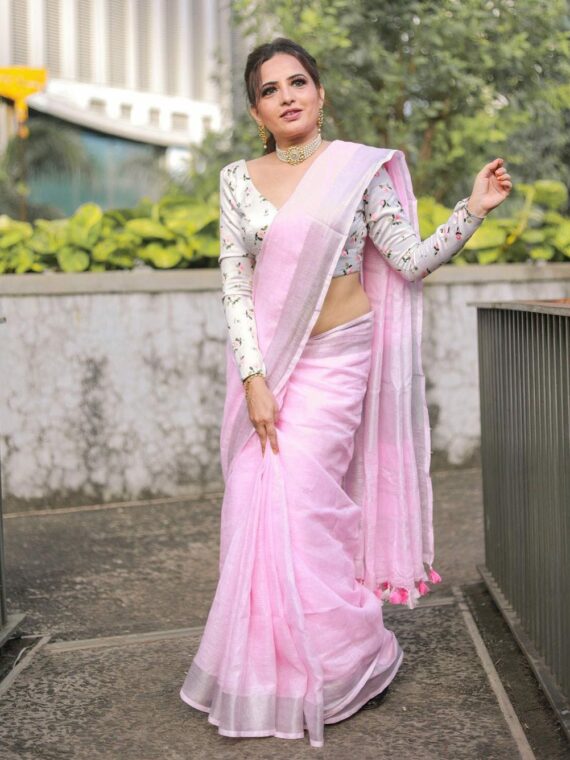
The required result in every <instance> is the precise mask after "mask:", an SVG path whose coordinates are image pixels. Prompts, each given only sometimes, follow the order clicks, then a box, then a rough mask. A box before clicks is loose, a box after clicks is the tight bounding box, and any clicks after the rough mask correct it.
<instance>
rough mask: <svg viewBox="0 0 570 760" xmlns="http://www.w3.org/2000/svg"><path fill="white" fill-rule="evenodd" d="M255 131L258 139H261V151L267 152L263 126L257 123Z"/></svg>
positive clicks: (265, 134)
mask: <svg viewBox="0 0 570 760" xmlns="http://www.w3.org/2000/svg"><path fill="white" fill-rule="evenodd" d="M257 131H258V133H259V137H260V138H261V142H262V143H263V150H267V132H266V131H265V124H259V123H258V125H257Z"/></svg>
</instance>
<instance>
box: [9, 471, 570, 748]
mask: <svg viewBox="0 0 570 760" xmlns="http://www.w3.org/2000/svg"><path fill="white" fill-rule="evenodd" d="M433 485H434V496H435V506H436V509H435V520H436V526H435V530H436V562H435V567H436V568H437V570H438V571H439V572H440V574H441V575H442V576H443V579H444V582H443V583H441V584H439V585H438V586H436V587H435V589H436V590H435V591H434V592H433V593H432V594H430V595H428V596H427V597H425V598H424V599H423V600H422V605H421V607H419V608H417V609H415V610H413V611H411V610H408V609H407V608H403V607H402V608H396V607H391V606H389V605H385V606H384V616H385V621H386V625H387V626H388V627H390V628H392V629H393V630H394V631H395V633H396V635H397V636H398V639H399V640H400V643H401V645H402V647H403V649H404V662H403V665H402V667H401V669H400V671H399V673H398V675H397V677H396V679H395V680H394V682H393V684H392V687H391V689H390V692H389V694H388V696H387V698H386V700H385V701H384V702H383V704H382V706H381V707H380V708H378V709H377V710H371V711H365V712H363V713H360V714H357V715H355V716H353V717H352V718H351V719H350V720H347V721H344V722H342V723H339V724H336V725H331V726H326V727H325V746H324V748H322V749H315V748H312V747H310V745H309V741H308V737H307V736H306V737H305V739H303V740H301V739H299V740H291V741H287V740H283V739H275V738H273V737H268V738H264V739H228V738H225V737H221V736H220V735H219V734H218V733H217V731H216V728H215V727H214V726H212V725H211V724H209V723H208V722H207V718H206V716H205V714H204V713H200V712H198V711H196V710H193V709H192V708H190V707H188V706H187V705H185V704H184V703H183V702H182V701H181V700H180V698H179V696H178V691H179V688H180V686H181V684H182V681H183V680H184V676H185V674H186V671H187V669H188V667H189V665H190V661H191V658H192V654H193V652H194V651H195V649H196V647H197V644H198V642H199V639H200V632H201V626H202V625H203V622H204V620H205V617H206V615H207V612H208V608H209V604H210V602H211V598H212V595H213V593H214V590H215V586H216V576H217V560H218V528H219V508H220V494H217V495H215V494H214V495H210V496H208V497H205V498H202V499H201V500H195V501H187V502H181V501H174V500H164V501H160V502H141V503H137V504H131V505H127V506H124V505H105V506H99V507H97V506H95V507H80V508H77V509H72V508H70V509H61V510H46V511H45V512H35V513H28V514H26V513H22V514H12V515H7V516H5V520H4V529H5V540H6V552H7V575H8V582H9V608H10V612H12V613H15V612H17V611H21V612H24V613H25V614H26V619H25V621H24V623H23V626H22V631H23V633H24V637H23V638H22V639H20V641H18V642H15V641H14V642H11V644H12V647H11V649H10V648H8V652H7V653H6V652H5V653H4V657H3V658H0V668H1V667H2V666H4V670H7V667H8V666H10V665H13V663H14V662H15V666H14V667H12V668H11V669H10V670H9V672H8V675H6V676H5V677H4V679H3V681H2V682H1V684H0V760H52V759H53V760H66V759H67V758H70V759H71V758H72V759H73V760H84V759H85V760H99V759H101V760H131V759H132V760H135V759H136V760H190V758H191V759H192V760H201V759H202V758H204V759H206V758H208V760H214V759H215V760H217V759H218V758H220V759H221V758H228V759H229V758H231V759H232V760H239V759H241V758H248V759H249V758H263V759H264V760H265V758H284V759H285V758H286V759H287V760H296V758H315V757H326V758H327V760H334V759H336V758H339V759H340V758H343V760H344V759H345V758H346V757H347V754H348V753H350V755H351V756H352V758H353V760H368V758H370V760H372V759H374V760H380V759H382V758H386V759H388V758H389V759H390V760H444V759H445V760H446V759H447V758H449V759H450V760H462V759H463V758H465V760H479V759H480V760H495V759H496V760H510V759H511V758H513V759H514V758H525V759H526V758H528V759H531V758H537V760H558V758H570V752H569V747H568V744H567V742H566V740H565V739H564V736H563V734H562V732H561V730H560V727H559V725H558V723H557V721H556V720H555V718H554V716H553V714H552V712H551V711H550V708H549V706H548V702H547V701H546V698H545V697H544V695H543V694H542V692H541V690H540V688H539V687H538V685H537V683H536V681H535V679H534V677H533V675H532V672H531V671H530V669H529V667H528V665H527V664H526V660H525V658H524V657H523V656H522V654H521V653H520V651H519V650H518V648H517V647H516V644H514V642H513V640H512V637H511V636H510V634H509V632H508V628H507V627H506V625H505V624H504V622H503V621H502V618H501V616H500V615H499V614H498V612H497V610H496V608H495V607H494V605H493V604H492V601H491V599H490V597H489V596H488V594H487V592H486V590H485V589H484V587H483V584H482V583H481V582H480V577H479V574H478V571H477V569H476V565H477V564H479V563H482V562H483V558H484V551H483V529H482V509H481V483H480V472H479V471H478V470H476V469H473V470H450V471H437V472H435V473H433ZM23 645H25V646H24V647H23V648H22V646H23ZM18 647H19V648H20V649H21V651H20V652H19V654H17V655H16V650H17V649H18Z"/></svg>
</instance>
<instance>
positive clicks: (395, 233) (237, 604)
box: [180, 38, 511, 747]
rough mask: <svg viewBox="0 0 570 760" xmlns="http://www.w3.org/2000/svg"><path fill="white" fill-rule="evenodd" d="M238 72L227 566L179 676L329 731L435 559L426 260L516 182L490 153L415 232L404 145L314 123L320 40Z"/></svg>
mask: <svg viewBox="0 0 570 760" xmlns="http://www.w3.org/2000/svg"><path fill="white" fill-rule="evenodd" d="M245 80H246V86H247V92H248V97H249V101H250V112H251V115H252V116H253V118H254V119H255V120H256V122H257V124H258V128H259V133H260V136H261V138H262V140H263V141H264V144H265V147H266V155H264V156H262V157H260V158H258V159H255V160H253V161H249V162H246V161H245V160H243V159H240V160H238V161H234V162H232V163H230V164H228V165H227V166H225V167H224V168H223V169H222V171H221V174H220V212H221V213H220V240H221V251H220V268H221V271H222V278H223V303H224V308H225V314H226V319H227V324H228V328H229V340H228V343H227V355H226V359H227V364H226V381H227V393H226V400H225V407H224V416H223V420H222V431H221V461H222V470H223V475H224V479H225V493H224V500H223V504H222V525H221V546H220V578H219V582H218V587H217V590H216V594H215V597H214V600H213V603H212V606H211V609H210V612H209V615H208V620H207V623H206V627H205V630H204V634H203V637H202V640H201V643H200V647H199V649H198V652H197V653H196V656H195V657H194V660H193V661H192V664H191V667H190V669H189V671H188V674H187V676H186V679H185V681H184V684H183V686H182V689H181V691H180V696H181V698H182V699H183V700H184V701H185V702H186V703H187V704H189V705H191V706H193V707H195V708H197V709H199V710H203V711H205V712H207V713H209V715H208V720H209V721H210V722H211V723H213V724H214V725H216V726H217V727H218V731H219V733H221V734H223V735H225V736H271V735H272V736H278V737H282V738H302V737H303V736H304V730H305V728H306V729H307V730H308V733H309V739H310V743H311V745H312V746H314V747H320V746H323V743H324V724H328V723H335V722H338V721H341V720H343V719H345V718H347V717H349V716H350V715H352V714H354V713H355V712H357V711H358V710H359V709H361V708H362V707H368V706H373V705H374V704H377V703H378V702H379V701H380V699H381V698H382V696H383V695H384V694H385V693H386V689H387V688H388V685H389V684H390V682H391V681H392V680H393V678H394V676H395V675H396V673H397V671H398V669H399V667H400V664H401V662H402V658H403V651H402V649H401V647H400V645H399V643H398V641H397V639H396V637H395V635H394V634H393V632H392V631H390V630H388V629H386V628H385V627H384V625H383V617H382V605H383V603H384V602H385V601H389V602H391V603H395V604H398V603H400V604H407V605H408V606H409V607H411V608H413V607H414V606H415V605H416V604H417V601H418V599H419V597H420V596H422V595H423V594H425V593H426V592H427V591H428V590H429V589H428V586H427V583H426V582H427V581H430V580H431V581H432V582H438V581H439V580H441V579H440V578H439V576H438V574H437V573H436V571H435V570H434V568H433V566H432V562H433V528H432V493H431V481H430V478H429V453H430V440H429V423H428V417H427V407H426V401H425V385H424V376H423V372H422V367H421V355H420V342H421V294H422V291H421V285H422V279H423V278H424V277H425V276H426V275H427V274H429V273H430V272H432V271H433V270H434V269H436V268H437V267H438V266H441V265H442V264H443V263H445V262H446V261H448V260H449V259H450V258H451V257H452V256H453V255H455V253H457V251H459V250H460V249H461V248H462V246H463V245H464V244H465V242H466V240H467V239H468V238H469V237H470V236H471V235H472V234H473V232H474V231H475V230H476V229H477V228H478V226H480V224H481V223H482V222H483V219H484V217H485V216H486V215H487V214H488V213H489V211H490V210H491V209H493V208H494V207H496V206H497V205H499V204H500V203H501V202H502V201H503V200H504V199H505V198H506V197H507V195H508V194H509V192H510V188H511V181H510V176H509V174H507V172H506V170H505V168H504V166H503V160H502V159H500V158H497V159H495V160H494V161H492V162H491V163H489V164H487V165H486V166H484V167H483V169H482V170H481V171H480V172H479V174H478V175H477V177H476V179H475V183H474V185H473V191H472V193H471V196H470V197H469V198H465V199H463V200H462V201H459V202H458V203H457V205H456V206H455V208H454V211H453V213H452V215H451V216H450V218H449V219H448V220H447V222H446V223H445V224H443V225H441V226H440V227H438V229H437V231H436V232H435V233H434V234H433V235H432V236H431V237H429V238H427V239H426V240H425V241H423V242H422V241H421V239H420V238H419V235H418V224H417V213H416V202H415V198H414V195H413V192H412V185H411V179H410V175H409V172H408V170H407V166H406V162H405V157H404V154H403V153H402V152H401V151H398V150H390V149H385V148H374V147H372V146H368V145H362V144H359V143H353V142H347V141H342V140H333V141H323V140H322V137H321V134H320V127H321V124H322V113H323V112H322V106H323V103H324V95H325V93H324V89H323V87H322V85H321V83H320V80H319V75H318V71H317V67H316V63H315V60H314V59H313V58H312V57H311V56H310V55H309V53H307V51H305V50H304V49H303V48H302V47H300V46H299V45H297V44H295V43H294V42H292V41H291V40H287V39H284V38H278V39H276V40H274V41H273V42H271V43H269V44H265V45H261V46H259V47H258V48H256V49H255V50H254V51H253V52H252V53H251V54H250V56H249V58H248V61H247V65H246V71H245ZM268 133H269V135H270V136H269V138H268V137H267V135H268ZM267 443H269V446H267Z"/></svg>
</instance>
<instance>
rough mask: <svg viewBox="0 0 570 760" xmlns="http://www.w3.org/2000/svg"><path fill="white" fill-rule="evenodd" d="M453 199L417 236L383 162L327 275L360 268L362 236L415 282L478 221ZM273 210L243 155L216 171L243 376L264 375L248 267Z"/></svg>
mask: <svg viewBox="0 0 570 760" xmlns="http://www.w3.org/2000/svg"><path fill="white" fill-rule="evenodd" d="M468 200H469V198H468V197H467V198H463V199H462V200H460V201H458V202H457V204H456V205H455V208H454V209H453V212H452V214H451V216H450V217H449V219H447V221H446V222H444V223H443V224H441V225H440V226H439V227H438V228H437V229H436V231H435V232H434V233H433V235H430V237H428V238H426V239H425V240H423V241H422V240H421V239H420V238H419V237H418V235H417V234H416V232H415V230H414V229H413V227H412V225H411V224H410V222H409V220H408V218H407V217H406V214H405V212H404V209H403V207H402V204H401V203H400V201H399V200H398V197H397V195H396V192H395V190H394V188H393V186H392V182H391V180H390V176H389V174H388V172H387V171H386V169H385V168H384V167H383V166H382V167H381V168H380V169H379V170H378V171H377V172H376V174H375V175H374V176H373V178H372V180H371V181H370V183H369V185H368V187H367V188H366V190H365V192H364V194H363V196H362V200H361V201H360V204H359V206H358V208H357V210H356V213H355V216H354V221H353V223H352V226H351V229H350V232H349V235H348V237H347V239H346V242H345V245H344V247H343V249H342V252H341V255H340V257H339V260H338V264H337V266H336V268H335V271H334V274H333V277H339V276H342V275H346V274H350V273H352V272H359V271H360V269H361V263H362V257H363V249H364V244H365V240H366V236H367V235H368V236H370V238H371V239H372V242H373V243H374V246H375V247H376V249H377V251H378V253H379V254H380V255H381V256H383V257H384V258H385V259H386V261H387V262H388V264H389V265H390V266H391V267H392V268H393V269H395V270H396V271H397V272H399V273H400V275H401V276H402V277H404V278H405V279H406V280H419V279H422V278H424V277H426V276H427V275H428V274H430V273H431V272H433V271H434V270H435V269H437V268H438V267H440V266H441V265H442V264H445V263H446V262H447V261H449V260H450V259H451V258H452V257H453V256H454V255H455V254H456V253H458V252H459V251H460V250H461V249H462V248H463V246H464V245H465V243H466V242H467V240H468V239H469V238H470V237H471V236H472V235H473V233H474V232H475V230H476V229H477V228H478V227H479V226H480V225H481V223H482V222H483V218H482V217H478V216H474V215H473V214H471V213H470V212H469V211H468V210H467V202H468ZM276 214H277V209H276V208H275V206H273V204H272V203H271V202H270V201H269V200H267V198H265V197H264V196H263V195H261V193H260V192H259V191H258V190H257V189H256V187H255V185H254V184H253V183H252V181H251V178H250V176H249V173H248V170H247V164H246V162H245V160H244V159H239V160H238V161H233V162H232V163H230V164H227V165H226V166H224V168H223V169H222V170H221V172H220V255H219V258H218V262H219V264H220V270H221V274H222V302H223V305H224V311H225V316H226V323H227V326H228V330H229V335H230V340H231V345H232V349H233V353H234V357H235V360H236V363H237V366H238V369H239V373H240V377H241V379H242V380H245V378H246V377H247V376H248V375H251V374H252V373H253V372H257V371H258V370H262V371H263V373H264V374H267V372H266V367H265V362H264V361H263V356H262V355H261V351H260V349H259V345H258V341H257V328H256V323H255V313H254V308H253V298H252V281H253V270H254V268H255V262H256V256H257V253H258V252H259V250H260V248H261V244H262V242H263V238H264V236H265V233H266V232H267V229H268V228H269V225H270V224H271V222H272V220H273V218H274V217H275V215H276Z"/></svg>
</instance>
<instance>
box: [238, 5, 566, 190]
mask: <svg viewBox="0 0 570 760" xmlns="http://www.w3.org/2000/svg"><path fill="white" fill-rule="evenodd" d="M232 7H233V10H234V15H235V17H236V20H237V22H238V24H239V25H240V26H241V28H242V30H243V33H244V34H246V35H248V36H250V38H252V39H254V40H255V42H256V43H257V42H262V41H267V40H269V39H271V35H270V36H268V35H267V29H268V28H271V29H275V30H276V32H275V35H274V36H279V35H283V36H286V37H290V38H291V39H294V40H295V41H297V42H299V43H300V44H302V45H303V46H305V47H306V48H307V49H308V50H309V51H310V52H311V54H312V55H314V56H315V58H316V59H317V62H318V64H319V69H320V71H321V74H322V78H323V84H324V87H325V91H326V95H325V115H326V121H325V128H324V130H323V133H324V134H325V135H326V137H327V138H329V139H332V138H334V137H337V138H340V139H345V140H355V141H359V142H365V143H369V144H372V145H381V146H385V147H394V148H399V149H401V150H404V151H405V153H406V156H407V159H408V162H409V164H410V169H411V171H412V174H413V177H414V189H415V192H416V194H417V195H421V194H430V195H433V196H435V198H436V199H437V200H439V201H441V202H443V203H446V204H448V205H450V204H451V205H452V204H453V203H454V202H455V201H456V200H457V197H458V196H461V195H466V194H467V193H468V192H469V191H470V189H471V182H472V179H473V176H474V174H475V173H476V172H477V171H478V170H479V169H480V168H481V166H482V164H484V163H486V162H487V161H490V160H491V159H492V158H494V157H495V156H497V155H499V156H502V157H504V158H505V160H506V161H507V162H508V165H509V169H510V172H511V174H512V175H513V177H514V178H515V180H521V181H533V180H534V179H536V178H537V177H549V178H555V179H560V180H562V181H563V182H564V183H565V184H566V185H569V184H570V167H569V166H568V162H565V161H564V160H563V159H564V158H565V157H567V155H568V153H569V152H570V133H569V132H568V130H567V129H566V124H567V122H568V120H569V115H568V114H569V111H570V85H569V84H568V81H569V79H570V76H569V75H570V31H569V30H570V16H569V14H568V8H567V3H566V2H564V1H563V0H548V2H547V1H546V0H516V2H515V0H487V1H483V0H383V2H378V0H273V1H272V2H271V3H266V2H262V0H234V3H233V6H232Z"/></svg>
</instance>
